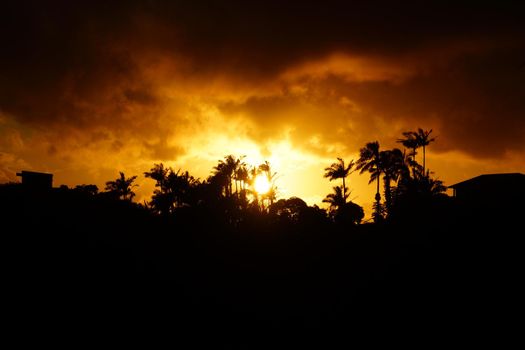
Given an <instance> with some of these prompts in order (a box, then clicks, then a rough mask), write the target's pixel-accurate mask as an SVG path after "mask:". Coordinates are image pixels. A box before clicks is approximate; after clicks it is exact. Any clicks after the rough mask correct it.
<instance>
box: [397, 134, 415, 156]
mask: <svg viewBox="0 0 525 350" xmlns="http://www.w3.org/2000/svg"><path fill="white" fill-rule="evenodd" d="M403 136H404V137H405V138H402V139H397V142H399V143H401V144H403V146H405V147H406V148H408V149H410V150H412V153H411V154H410V155H409V156H411V157H412V159H413V160H415V159H416V150H417V148H418V147H419V143H418V141H417V139H416V137H415V135H414V132H413V131H405V132H403Z"/></svg>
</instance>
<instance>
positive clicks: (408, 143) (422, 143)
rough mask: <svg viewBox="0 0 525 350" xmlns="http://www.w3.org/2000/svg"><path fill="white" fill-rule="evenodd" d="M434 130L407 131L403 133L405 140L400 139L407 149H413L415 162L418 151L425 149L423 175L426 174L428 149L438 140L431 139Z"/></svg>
mask: <svg viewBox="0 0 525 350" xmlns="http://www.w3.org/2000/svg"><path fill="white" fill-rule="evenodd" d="M431 133H432V129H430V130H429V131H427V130H423V129H421V128H418V129H417V131H406V132H404V133H403V136H404V137H405V138H404V139H398V140H397V142H400V143H402V144H403V146H405V147H406V148H410V149H412V156H413V158H414V160H415V157H416V149H418V148H419V147H423V174H426V147H427V146H428V145H429V144H430V143H431V142H434V141H435V140H436V138H435V137H434V138H430V134H431Z"/></svg>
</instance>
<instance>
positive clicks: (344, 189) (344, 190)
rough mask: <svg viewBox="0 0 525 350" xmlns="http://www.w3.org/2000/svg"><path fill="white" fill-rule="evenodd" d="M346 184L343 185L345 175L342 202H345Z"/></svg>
mask: <svg viewBox="0 0 525 350" xmlns="http://www.w3.org/2000/svg"><path fill="white" fill-rule="evenodd" d="M345 194H346V185H345V177H344V176H343V202H344V203H346V197H345Z"/></svg>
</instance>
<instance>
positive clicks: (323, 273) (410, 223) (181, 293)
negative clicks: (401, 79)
mask: <svg viewBox="0 0 525 350" xmlns="http://www.w3.org/2000/svg"><path fill="white" fill-rule="evenodd" d="M429 134H430V132H424V131H422V130H421V129H420V130H419V132H414V133H410V132H409V133H405V134H404V136H405V139H403V140H400V142H401V143H403V145H404V146H405V147H406V148H407V149H408V151H407V150H405V151H402V150H400V149H393V150H381V149H380V145H379V143H378V142H371V143H368V144H367V145H365V147H363V148H362V149H361V150H360V158H359V159H357V160H355V161H353V160H352V161H349V162H345V161H344V160H343V159H342V158H338V159H337V162H335V163H333V164H332V165H331V166H328V167H326V168H325V177H326V178H327V179H328V180H330V181H336V182H338V181H341V186H335V187H334V192H333V193H330V194H328V195H327V196H326V198H325V200H324V202H326V203H327V204H328V205H329V208H328V209H327V210H325V209H323V208H320V207H318V206H308V205H307V204H306V203H305V202H304V201H303V200H302V199H300V198H297V197H291V198H287V199H285V198H281V199H279V198H278V196H277V193H278V191H277V189H276V185H275V181H274V180H275V178H276V172H275V171H274V170H273V169H272V167H271V165H270V164H269V163H268V162H265V163H263V164H261V165H259V166H257V167H250V166H249V165H247V164H245V163H244V161H243V158H242V157H240V158H236V157H235V156H232V155H229V156H226V157H225V158H224V159H223V160H220V161H219V162H218V164H217V166H216V167H215V168H214V169H213V170H212V174H211V175H210V177H209V178H207V179H205V180H200V179H196V178H194V177H193V176H191V175H190V174H189V172H187V171H182V170H177V171H176V170H174V169H172V168H169V167H165V166H164V165H163V164H155V165H153V167H152V168H151V170H150V171H148V172H146V173H144V174H143V175H144V176H145V177H147V178H149V179H151V180H152V181H155V184H156V187H155V191H154V193H153V195H152V198H151V200H150V201H148V202H145V203H135V202H133V197H134V191H133V189H134V181H135V179H136V178H137V176H136V175H133V176H131V177H128V176H127V175H126V174H124V173H123V172H121V173H120V176H119V177H118V178H117V179H115V180H110V181H108V182H107V183H106V187H105V191H99V189H98V187H97V186H95V185H78V186H76V187H75V188H67V187H65V186H61V187H59V188H50V186H48V185H47V184H48V183H46V185H45V186H39V185H38V184H37V185H36V186H31V185H30V183H31V180H28V179H24V178H22V183H9V184H4V185H1V186H0V199H1V200H0V203H1V204H0V205H1V208H0V212H1V213H2V223H3V228H4V229H3V237H4V244H3V246H4V249H5V256H6V258H7V259H6V261H7V266H8V269H7V270H8V272H7V273H8V276H7V280H6V281H8V288H7V289H8V291H9V293H8V294H9V297H8V298H9V299H8V300H10V301H12V302H13V303H15V304H16V305H18V309H17V312H15V313H14V316H13V317H14V318H15V319H14V320H13V322H25V321H26V318H27V317H28V316H27V315H30V317H31V319H32V320H33V321H34V322H36V323H40V324H41V327H39V328H41V329H42V331H43V332H45V331H46V330H47V328H46V325H48V326H49V324H48V322H51V321H49V317H50V315H53V319H56V318H58V319H61V320H62V322H60V323H59V324H60V327H64V329H68V330H69V331H72V332H73V331H75V330H76V328H77V327H76V326H75V325H82V326H79V328H81V329H84V330H85V329H86V327H87V325H88V324H92V322H95V323H97V324H99V325H104V326H108V327H111V325H112V324H118V325H119V326H122V325H127V324H128V323H130V324H133V325H134V326H137V325H140V324H142V323H144V322H146V323H147V322H148V321H147V320H151V321H152V322H153V321H156V322H159V323H161V324H163V325H164V326H166V327H169V328H171V329H173V330H174V331H176V332H177V333H178V334H185V335H186V336H187V337H189V334H190V333H191V332H195V331H197V332H198V333H200V334H206V337H200V338H198V339H193V338H192V339H193V340H192V341H193V342H194V343H193V344H194V345H195V344H201V343H202V344H203V345H204V344H206V345H215V346H230V345H232V346H233V345H235V344H244V345H245V346H247V347H255V346H258V345H261V344H263V343H265V342H266V341H268V342H271V339H273V338H272V337H274V336H275V335H276V334H281V335H282V334H285V335H287V336H288V337H291V338H294V337H293V335H294V334H302V335H301V336H300V337H297V338H295V340H294V341H293V344H294V345H296V346H299V345H300V344H303V343H304V344H310V345H312V344H316V343H315V342H313V343H310V341H314V340H315V341H319V342H320V344H324V345H326V344H327V342H328V341H330V340H327V339H324V338H323V337H321V336H320V334H324V333H322V332H326V331H329V332H333V333H334V337H335V338H334V337H333V338H330V339H331V341H335V339H337V337H336V336H335V335H339V336H341V337H342V338H344V335H345V334H347V333H348V332H358V330H359V329H367V330H369V331H370V330H377V331H379V329H389V330H391V331H394V332H397V331H402V330H403V329H405V331H406V328H409V329H410V332H411V333H414V334H417V335H419V336H424V335H428V336H431V335H432V334H434V336H435V334H436V333H439V331H438V329H439V327H440V326H442V325H443V324H446V325H447V327H448V328H449V330H450V331H449V332H447V333H446V334H442V337H444V338H448V337H450V338H452V337H453V336H454V334H456V332H459V333H461V334H462V335H463V336H466V334H468V331H467V330H466V329H464V328H462V327H464V324H465V323H468V324H469V327H470V326H472V327H474V328H476V329H478V330H479V329H485V328H487V327H489V328H490V327H492V325H493V322H494V320H495V319H498V318H499V317H501V313H500V312H501V308H506V307H513V300H514V299H513V293H516V289H513V286H514V284H515V283H516V282H514V281H516V280H517V279H518V278H519V275H518V274H517V273H518V266H519V265H518V260H519V259H518V257H519V256H520V253H518V252H517V251H516V250H517V246H518V245H517V243H518V242H519V238H520V237H518V236H519V235H520V233H521V231H522V229H523V219H522V215H523V210H524V209H525V206H524V201H523V191H524V189H525V186H524V184H523V178H522V177H519V176H518V177H517V179H518V180H516V182H515V184H514V191H513V192H511V193H508V191H507V192H506V196H505V197H504V200H503V201H500V200H497V199H495V198H494V197H493V196H488V195H487V196H486V197H485V198H484V196H483V194H482V193H479V191H478V192H477V195H476V197H475V198H473V199H472V200H469V198H468V197H466V198H465V197H463V198H456V197H450V196H447V195H446V194H444V192H445V190H446V187H445V186H444V184H443V183H442V182H441V181H439V180H437V179H436V178H433V177H432V173H431V172H430V171H429V169H428V167H427V164H426V162H425V159H424V153H423V158H422V161H423V164H424V165H420V164H419V163H418V162H417V160H416V158H417V152H416V151H417V149H418V148H419V147H427V146H428V145H429V143H430V142H431V141H433V139H429V138H428V136H429ZM420 136H421V138H422V141H421V140H420V141H417V140H418V137H420ZM418 142H419V143H418ZM423 149H424V148H423ZM321 167H322V165H321ZM353 171H359V172H360V173H362V174H365V175H367V176H370V183H371V184H373V185H374V186H376V188H377V191H376V195H375V200H376V202H375V204H374V213H373V218H374V220H373V222H363V218H364V211H363V208H362V207H361V206H359V205H358V204H357V203H354V202H352V201H348V194H349V191H350V188H351V186H352V184H351V183H350V184H348V183H346V182H345V179H346V177H347V176H348V175H349V174H350V173H351V172H353ZM518 175H519V174H518ZM31 176H34V175H31ZM257 176H264V177H265V178H266V179H267V181H268V183H269V184H270V185H271V186H270V189H269V190H268V191H267V192H266V193H257V191H255V190H254V187H253V183H254V180H255V178H256V177H257ZM522 176H523V175H522ZM520 179H521V180H520ZM24 181H25V183H24ZM381 182H382V184H381ZM37 183H38V181H37ZM492 186H496V184H492ZM381 190H382V191H381ZM486 191H487V193H494V192H497V191H494V190H493V189H487V190H486ZM382 199H383V200H382ZM163 320H166V321H163ZM305 332H306V333H305ZM309 332H310V333H309ZM262 333H264V334H265V335H264V336H261V334H262ZM414 337H415V335H414ZM179 339H180V341H181V342H182V339H185V338H183V337H181V338H179ZM185 340H187V339H185Z"/></svg>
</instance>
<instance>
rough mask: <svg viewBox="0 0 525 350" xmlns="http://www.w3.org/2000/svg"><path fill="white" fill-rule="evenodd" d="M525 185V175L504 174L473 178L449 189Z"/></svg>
mask: <svg viewBox="0 0 525 350" xmlns="http://www.w3.org/2000/svg"><path fill="white" fill-rule="evenodd" d="M519 182H524V183H525V174H521V173H503V174H484V175H479V176H476V177H473V178H472V179H468V180H465V181H462V182H458V183H457V184H454V185H451V186H448V187H449V188H461V187H466V186H472V185H486V186H491V185H498V184H509V183H513V184H514V183H519Z"/></svg>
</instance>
